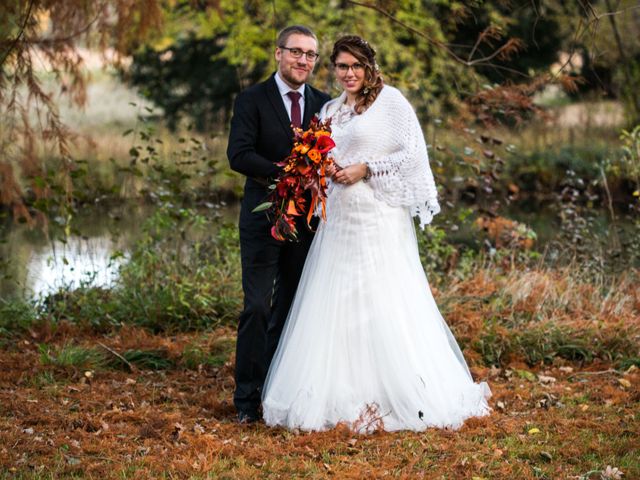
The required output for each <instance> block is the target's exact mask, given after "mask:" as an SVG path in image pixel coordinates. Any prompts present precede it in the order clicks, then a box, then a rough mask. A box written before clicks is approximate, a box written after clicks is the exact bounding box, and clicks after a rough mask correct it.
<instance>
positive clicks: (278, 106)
mask: <svg viewBox="0 0 640 480" xmlns="http://www.w3.org/2000/svg"><path fill="white" fill-rule="evenodd" d="M267 97H269V101H270V102H271V106H272V107H273V111H274V112H275V114H276V117H278V121H279V122H280V124H281V125H282V128H284V130H285V132H286V134H287V137H290V138H291V137H293V132H292V130H291V121H290V120H289V114H288V113H287V110H286V108H285V107H284V102H283V101H282V97H281V96H280V90H278V85H277V84H276V80H275V78H273V75H272V76H271V78H270V79H269V80H267ZM305 114H306V107H305Z"/></svg>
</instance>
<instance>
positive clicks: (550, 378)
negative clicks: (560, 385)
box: [538, 375, 556, 384]
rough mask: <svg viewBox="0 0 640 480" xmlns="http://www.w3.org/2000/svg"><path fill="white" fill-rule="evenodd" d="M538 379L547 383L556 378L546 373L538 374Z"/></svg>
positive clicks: (552, 381)
mask: <svg viewBox="0 0 640 480" xmlns="http://www.w3.org/2000/svg"><path fill="white" fill-rule="evenodd" d="M538 381H539V382H540V383H544V384H549V383H554V382H555V381H556V378H555V377H550V376H547V375H538Z"/></svg>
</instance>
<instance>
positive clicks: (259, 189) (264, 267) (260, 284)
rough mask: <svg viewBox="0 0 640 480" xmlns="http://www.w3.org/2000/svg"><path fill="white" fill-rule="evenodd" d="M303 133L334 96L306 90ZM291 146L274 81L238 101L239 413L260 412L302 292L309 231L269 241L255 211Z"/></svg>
mask: <svg viewBox="0 0 640 480" xmlns="http://www.w3.org/2000/svg"><path fill="white" fill-rule="evenodd" d="M304 92H305V93H304V115H303V118H302V127H303V128H305V129H306V128H307V127H308V126H309V121H310V119H311V117H312V115H313V114H315V113H318V112H319V111H320V108H322V106H323V105H324V104H325V102H327V101H328V100H329V96H328V95H327V94H325V93H322V92H320V91H319V90H316V89H315V88H313V87H311V86H309V85H306V86H305V91H304ZM292 147H293V132H292V130H291V122H290V120H289V114H288V112H287V110H286V108H285V105H284V102H283V99H282V96H281V94H280V91H279V90H278V86H277V84H276V81H275V79H274V76H273V75H272V76H271V77H270V78H269V79H268V80H266V81H265V82H262V83H259V84H257V85H255V86H253V87H251V88H249V89H247V90H245V91H243V92H242V93H240V94H239V95H238V97H237V98H236V101H235V105H234V109H233V118H232V120H231V131H230V133H229V145H228V148H227V156H228V158H229V163H230V165H231V168H232V169H233V170H235V171H236V172H240V173H242V174H243V175H246V176H247V180H246V183H245V186H244V198H243V199H242V205H241V209H240V253H241V258H242V289H243V291H244V309H243V311H242V314H241V315H240V321H239V324H238V343H237V346H236V375H235V378H236V390H235V394H234V403H235V406H236V409H237V410H238V411H239V412H249V413H252V414H253V413H256V412H257V410H258V407H259V406H260V395H261V390H262V385H263V383H264V380H265V375H266V373H267V370H268V368H269V363H270V362H271V358H272V357H273V354H274V352H275V349H276V347H277V345H278V341H279V339H280V334H281V333H282V328H283V326H284V323H285V320H286V318H287V313H288V312H289V307H290V306H291V302H292V301H293V297H294V295H295V292H296V288H297V286H298V281H299V279H300V275H301V273H302V267H303V266H304V261H305V258H306V256H307V251H308V250H309V246H310V245H311V240H312V238H313V234H312V232H310V231H309V230H308V228H306V225H303V222H302V221H299V222H298V232H299V241H297V242H279V241H277V240H275V239H274V238H273V237H272V236H271V233H270V232H271V222H270V221H269V219H268V218H267V216H266V214H265V213H264V212H262V213H252V210H253V209H254V208H255V207H256V206H258V205H259V204H260V203H262V202H264V201H265V200H266V198H267V196H268V194H269V190H268V188H267V185H268V183H269V181H268V179H270V178H273V177H274V176H275V175H277V173H278V172H279V170H280V167H278V166H276V165H275V162H280V161H282V160H283V159H284V158H285V157H287V156H288V155H289V153H290V152H291V148H292Z"/></svg>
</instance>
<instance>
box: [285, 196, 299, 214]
mask: <svg viewBox="0 0 640 480" xmlns="http://www.w3.org/2000/svg"><path fill="white" fill-rule="evenodd" d="M287 215H300V214H299V213H298V210H296V202H295V200H294V199H291V200H289V205H288V206H287Z"/></svg>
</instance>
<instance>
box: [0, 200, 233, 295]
mask: <svg viewBox="0 0 640 480" xmlns="http://www.w3.org/2000/svg"><path fill="white" fill-rule="evenodd" d="M154 208H155V207H153V206H149V205H147V206H145V205H138V204H124V205H122V206H118V207H111V208H107V207H101V206H90V207H83V210H82V212H80V213H79V214H78V216H77V217H76V218H75V219H74V222H73V226H74V228H75V229H77V230H78V231H79V232H80V234H79V235H72V236H71V237H70V238H68V239H67V241H66V242H63V241H61V240H59V239H56V238H55V235H53V234H52V235H51V237H53V238H51V237H48V236H47V235H45V234H44V233H43V232H42V231H41V230H35V229H30V228H28V227H27V226H26V225H16V224H13V223H11V222H9V223H7V224H5V225H4V226H3V225H0V239H1V240H2V243H0V299H2V298H9V297H16V296H22V297H38V296H43V295H47V294H49V293H51V292H54V291H56V290H58V289H60V288H77V287H79V286H82V285H93V286H110V285H113V283H114V282H115V281H116V280H117V278H118V269H119V267H120V266H121V265H122V264H123V263H124V262H126V261H127V259H128V257H129V253H128V252H130V251H131V250H132V248H133V247H134V245H135V243H136V242H137V241H138V240H139V239H140V237H141V235H142V234H143V232H142V227H143V225H144V222H145V220H147V219H148V218H149V217H150V216H151V214H152V213H153V211H154ZM203 210H204V211H206V212H207V213H209V214H216V215H221V217H222V221H223V222H231V223H236V222H237V218H238V213H239V205H236V204H232V205H213V204H205V206H204V207H203ZM4 263H6V265H4ZM3 267H4V268H3ZM3 275H4V277H8V278H3Z"/></svg>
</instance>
